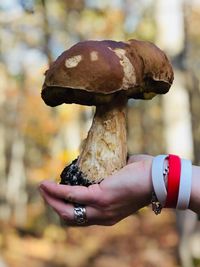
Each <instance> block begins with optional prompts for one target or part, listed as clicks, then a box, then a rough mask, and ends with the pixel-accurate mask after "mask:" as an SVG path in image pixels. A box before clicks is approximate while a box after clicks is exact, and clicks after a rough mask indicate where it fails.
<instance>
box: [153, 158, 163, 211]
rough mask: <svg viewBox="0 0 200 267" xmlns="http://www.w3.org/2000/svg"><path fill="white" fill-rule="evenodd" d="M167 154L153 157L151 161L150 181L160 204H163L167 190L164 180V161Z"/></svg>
mask: <svg viewBox="0 0 200 267" xmlns="http://www.w3.org/2000/svg"><path fill="white" fill-rule="evenodd" d="M166 158H167V155H159V156H157V157H155V158H154V159H153V163H152V182H153V188H154V192H155V194H156V197H157V199H158V201H159V202H160V204H161V205H162V206H164V204H165V200H166V197H167V190H166V186H165V181H164V170H163V167H164V161H165V159H166Z"/></svg>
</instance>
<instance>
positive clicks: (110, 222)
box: [105, 219, 117, 226]
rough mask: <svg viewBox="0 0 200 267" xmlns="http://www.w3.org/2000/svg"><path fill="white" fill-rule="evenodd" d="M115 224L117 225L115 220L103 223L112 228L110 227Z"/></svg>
mask: <svg viewBox="0 0 200 267" xmlns="http://www.w3.org/2000/svg"><path fill="white" fill-rule="evenodd" d="M116 223H117V220H116V219H110V220H108V221H107V222H106V223H105V225H107V226H112V225H115V224H116Z"/></svg>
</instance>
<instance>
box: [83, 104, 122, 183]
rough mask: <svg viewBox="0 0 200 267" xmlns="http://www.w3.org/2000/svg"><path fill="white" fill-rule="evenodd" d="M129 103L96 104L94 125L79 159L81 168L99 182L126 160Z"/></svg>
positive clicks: (94, 180)
mask: <svg viewBox="0 0 200 267" xmlns="http://www.w3.org/2000/svg"><path fill="white" fill-rule="evenodd" d="M126 158H127V142H126V114H125V104H123V105H119V104H116V105H115V106H112V107H108V106H101V107H97V108H96V113H95V116H94V119H93V123H92V126H91V128H90V130H89V132H88V136H87V139H86V141H85V143H84V145H83V149H82V151H81V153H80V156H79V159H78V166H79V168H80V170H81V171H82V172H83V174H84V175H86V177H87V179H88V180H90V181H92V182H96V183H97V182H99V181H100V180H102V179H103V178H106V177H107V176H109V175H111V174H113V173H114V172H115V171H117V170H119V169H121V168H122V167H123V166H124V165H125V164H126Z"/></svg>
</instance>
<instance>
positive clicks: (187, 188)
mask: <svg viewBox="0 0 200 267" xmlns="http://www.w3.org/2000/svg"><path fill="white" fill-rule="evenodd" d="M191 187H192V163H191V161H190V160H186V159H182V160H181V177H180V185H179V194H178V201H177V205H176V208H177V209H180V210H186V209H187V208H188V206H189V201H190V193H191Z"/></svg>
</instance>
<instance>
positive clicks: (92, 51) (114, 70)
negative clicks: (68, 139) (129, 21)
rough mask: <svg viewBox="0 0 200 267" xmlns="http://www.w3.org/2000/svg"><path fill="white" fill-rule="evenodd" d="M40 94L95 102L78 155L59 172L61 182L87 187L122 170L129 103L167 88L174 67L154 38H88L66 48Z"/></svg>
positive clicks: (51, 101)
mask: <svg viewBox="0 0 200 267" xmlns="http://www.w3.org/2000/svg"><path fill="white" fill-rule="evenodd" d="M45 75H46V77H45V81H44V84H43V88H42V99H43V100H44V102H45V103H46V104H47V105H49V106H57V105H60V104H62V103H66V104H71V103H76V104H81V105H89V106H93V105H94V106H96V112H95V115H94V118H93V122H92V126H91V128H90V130H89V132H88V136H87V138H86V140H85V142H84V145H83V147H82V151H81V152H80V155H79V157H78V159H77V160H75V161H73V162H72V164H70V165H69V166H67V167H66V168H65V169H64V171H63V172H62V174H61V183H63V184H72V185H74V184H82V185H85V186H88V185H90V184H92V183H99V182H100V181H101V180H102V179H103V178H105V177H107V176H109V175H111V174H113V173H114V172H115V171H117V170H119V169H121V168H122V167H123V166H124V165H125V164H126V160H127V145H126V104H127V101H128V99H129V98H135V99H145V100H146V99H152V98H153V97H154V96H155V95H156V94H165V93H167V92H168V90H169V88H170V86H171V84H172V82H173V70H172V67H171V64H170V63H169V60H168V59H167V57H166V55H165V54H164V52H163V51H161V50H160V49H159V48H158V47H156V46H155V45H154V44H152V43H150V42H144V41H138V40H129V41H127V42H116V41H110V40H105V41H91V40H90V41H84V42H79V43H77V44H75V45H74V46H72V47H71V48H70V49H69V50H66V51H65V52H63V53H62V54H61V55H60V56H59V57H58V58H57V60H56V61H55V62H54V63H53V64H52V65H51V66H50V68H49V70H47V71H46V73H45Z"/></svg>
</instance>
